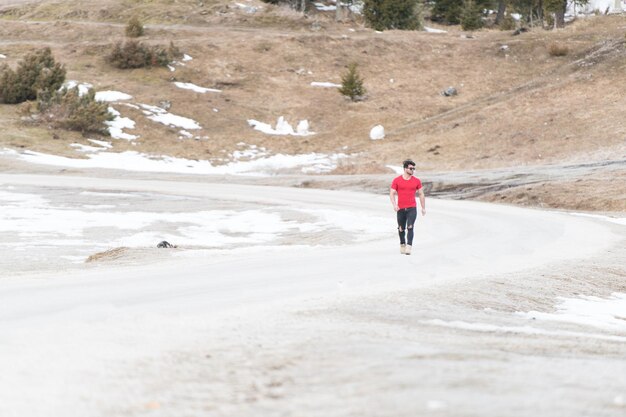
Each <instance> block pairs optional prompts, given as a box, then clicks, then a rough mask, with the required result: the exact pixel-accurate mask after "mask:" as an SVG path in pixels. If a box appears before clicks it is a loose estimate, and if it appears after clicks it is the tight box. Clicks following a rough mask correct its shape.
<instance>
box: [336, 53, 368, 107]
mask: <svg viewBox="0 0 626 417" xmlns="http://www.w3.org/2000/svg"><path fill="white" fill-rule="evenodd" d="M339 92H340V93H341V94H343V95H344V96H346V97H350V100H352V101H359V100H362V99H363V96H364V95H365V93H366V90H365V87H364V86H363V79H362V78H361V76H360V75H359V73H358V71H357V64H356V63H354V62H353V63H352V64H350V65H348V71H347V72H346V73H345V74H344V75H343V76H342V77H341V88H340V89H339Z"/></svg>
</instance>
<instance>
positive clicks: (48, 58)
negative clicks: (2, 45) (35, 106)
mask: <svg viewBox="0 0 626 417" xmlns="http://www.w3.org/2000/svg"><path fill="white" fill-rule="evenodd" d="M65 73H66V71H65V68H64V67H63V66H62V65H61V64H59V63H57V62H55V60H54V57H53V56H52V52H51V51H50V48H43V49H40V50H37V51H35V52H33V53H30V54H28V55H26V56H25V57H24V59H23V60H22V61H20V62H19V63H18V65H17V70H15V71H13V70H12V69H10V68H9V67H8V66H6V65H4V66H2V67H1V68H0V103H6V104H17V103H22V102H24V101H27V100H34V99H36V98H37V94H38V93H39V92H40V91H48V92H51V91H56V90H58V89H59V88H60V87H61V85H63V82H64V81H65Z"/></svg>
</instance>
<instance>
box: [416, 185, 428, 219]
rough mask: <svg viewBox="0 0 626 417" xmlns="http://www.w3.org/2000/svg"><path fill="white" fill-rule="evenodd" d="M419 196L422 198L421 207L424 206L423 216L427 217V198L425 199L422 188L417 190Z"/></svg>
mask: <svg viewBox="0 0 626 417" xmlns="http://www.w3.org/2000/svg"><path fill="white" fill-rule="evenodd" d="M417 194H418V196H419V198H420V205H421V206H422V216H425V215H426V197H424V190H423V189H422V188H420V189H419V190H417Z"/></svg>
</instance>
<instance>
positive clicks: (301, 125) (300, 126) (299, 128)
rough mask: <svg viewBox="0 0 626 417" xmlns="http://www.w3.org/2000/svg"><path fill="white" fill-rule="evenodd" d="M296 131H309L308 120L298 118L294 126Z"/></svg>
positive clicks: (304, 132)
mask: <svg viewBox="0 0 626 417" xmlns="http://www.w3.org/2000/svg"><path fill="white" fill-rule="evenodd" d="M296 132H297V133H298V135H306V134H308V133H309V121H308V120H300V123H298V126H296Z"/></svg>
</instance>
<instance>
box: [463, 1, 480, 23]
mask: <svg viewBox="0 0 626 417" xmlns="http://www.w3.org/2000/svg"><path fill="white" fill-rule="evenodd" d="M483 26H484V22H483V20H482V12H481V11H480V7H478V5H476V3H475V2H473V1H472V0H465V2H464V4H463V11H462V13H461V28H462V29H463V30H468V31H471V30H478V29H480V28H482V27H483Z"/></svg>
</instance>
